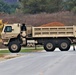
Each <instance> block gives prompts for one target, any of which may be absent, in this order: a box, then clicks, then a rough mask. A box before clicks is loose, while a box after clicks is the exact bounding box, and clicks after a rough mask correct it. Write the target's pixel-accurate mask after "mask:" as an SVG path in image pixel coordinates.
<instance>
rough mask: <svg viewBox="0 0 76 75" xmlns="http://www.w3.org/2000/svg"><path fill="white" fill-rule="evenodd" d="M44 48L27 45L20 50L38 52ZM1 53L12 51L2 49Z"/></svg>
mask: <svg viewBox="0 0 76 75" xmlns="http://www.w3.org/2000/svg"><path fill="white" fill-rule="evenodd" d="M41 50H43V47H36V49H35V48H34V47H26V48H24V49H21V51H20V52H23V53H24V52H38V51H41ZM0 53H10V51H9V50H1V51H0Z"/></svg>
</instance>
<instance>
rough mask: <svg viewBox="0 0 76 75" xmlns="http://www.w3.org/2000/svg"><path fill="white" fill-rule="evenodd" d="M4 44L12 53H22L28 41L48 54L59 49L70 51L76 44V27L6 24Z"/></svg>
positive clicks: (3, 32) (3, 33) (2, 35)
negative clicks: (39, 46)
mask: <svg viewBox="0 0 76 75" xmlns="http://www.w3.org/2000/svg"><path fill="white" fill-rule="evenodd" d="M1 37H2V40H3V44H4V45H5V46H8V48H9V51H10V52H12V53H17V52H20V50H21V46H25V47H26V46H27V41H28V40H35V44H40V45H43V47H44V49H45V50H46V51H47V52H51V51H54V50H55V48H56V47H58V48H59V49H60V50H61V51H68V50H69V48H70V46H71V44H76V26H74V25H73V26H52V27H31V26H28V25H27V26H26V25H25V24H6V25H4V28H3V31H2V33H1Z"/></svg>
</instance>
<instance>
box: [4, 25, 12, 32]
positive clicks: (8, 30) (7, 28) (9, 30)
mask: <svg viewBox="0 0 76 75" xmlns="http://www.w3.org/2000/svg"><path fill="white" fill-rule="evenodd" d="M4 32H12V27H11V26H6V27H5V29H4Z"/></svg>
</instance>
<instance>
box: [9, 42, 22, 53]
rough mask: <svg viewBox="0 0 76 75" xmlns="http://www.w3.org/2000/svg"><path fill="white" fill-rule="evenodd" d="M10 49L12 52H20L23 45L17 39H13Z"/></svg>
mask: <svg viewBox="0 0 76 75" xmlns="http://www.w3.org/2000/svg"><path fill="white" fill-rule="evenodd" d="M8 49H9V51H10V52H12V53H18V52H20V50H21V45H20V43H18V42H17V41H12V42H10V43H9V45H8Z"/></svg>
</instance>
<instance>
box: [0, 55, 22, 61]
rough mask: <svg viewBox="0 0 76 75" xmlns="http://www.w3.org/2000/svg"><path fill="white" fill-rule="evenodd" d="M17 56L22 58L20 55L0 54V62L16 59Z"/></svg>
mask: <svg viewBox="0 0 76 75" xmlns="http://www.w3.org/2000/svg"><path fill="white" fill-rule="evenodd" d="M19 56H22V55H21V54H0V61H4V60H8V59H12V58H16V57H19Z"/></svg>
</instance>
